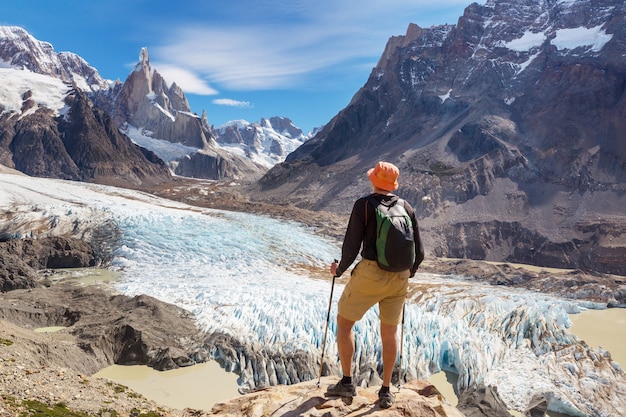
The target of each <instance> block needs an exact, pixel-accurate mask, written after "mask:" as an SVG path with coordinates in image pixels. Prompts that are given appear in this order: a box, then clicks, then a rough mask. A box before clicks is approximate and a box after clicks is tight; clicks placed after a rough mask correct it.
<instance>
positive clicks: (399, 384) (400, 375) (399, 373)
mask: <svg viewBox="0 0 626 417" xmlns="http://www.w3.org/2000/svg"><path fill="white" fill-rule="evenodd" d="M405 306H406V303H405V304H402V330H400V362H399V363H398V385H396V386H397V387H398V389H400V388H401V387H402V378H403V376H404V375H403V374H402V348H403V347H404V308H405Z"/></svg>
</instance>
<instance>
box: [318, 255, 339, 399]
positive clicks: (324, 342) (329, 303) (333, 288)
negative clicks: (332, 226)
mask: <svg viewBox="0 0 626 417" xmlns="http://www.w3.org/2000/svg"><path fill="white" fill-rule="evenodd" d="M337 262H338V261H337V259H335V263H337ZM335 278H337V277H336V276H335V275H334V274H333V283H332V285H331V287H330V298H329V299H328V312H327V313H326V329H325V330H324V341H323V342H322V359H321V360H320V376H319V378H318V379H317V387H318V388H319V387H320V381H321V380H322V370H323V368H324V352H325V351H326V334H327V333H328V322H329V321H330V306H331V305H332V303H333V291H334V290H335Z"/></svg>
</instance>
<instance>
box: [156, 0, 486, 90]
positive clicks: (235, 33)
mask: <svg viewBox="0 0 626 417" xmlns="http://www.w3.org/2000/svg"><path fill="white" fill-rule="evenodd" d="M234 3H236V4H233V5H232V6H231V7H232V8H230V9H228V10H226V11H225V10H224V9H220V11H221V13H222V14H221V15H220V16H219V19H218V18H217V17H216V18H215V20H211V16H212V14H211V13H209V12H208V11H205V14H204V15H205V16H206V17H205V18H206V20H202V21H200V20H198V21H196V22H189V21H188V22H185V24H184V25H183V24H181V25H180V26H179V27H176V26H174V27H173V28H172V29H170V30H169V31H168V36H167V38H164V39H163V41H162V43H161V44H160V45H157V46H156V47H153V48H152V51H154V52H153V53H154V55H155V57H156V58H157V59H158V60H159V61H161V62H164V63H166V64H170V65H174V63H176V65H178V66H179V68H180V67H184V69H185V70H187V71H188V72H189V73H191V74H196V79H197V80H205V79H206V80H209V81H210V82H211V83H212V84H214V85H217V86H219V88H220V89H221V88H226V89H232V90H264V89H276V88H290V87H293V86H295V85H302V84H306V82H307V80H308V78H307V77H309V76H311V75H312V74H318V75H319V73H321V72H322V71H324V70H326V69H328V68H334V70H337V68H339V70H340V71H348V72H349V71H351V70H354V68H356V67H355V66H356V65H358V67H359V68H362V66H363V64H364V62H370V68H371V67H373V66H374V65H376V62H377V61H378V58H379V57H380V55H381V53H382V52H383V50H384V46H385V44H386V42H387V40H388V39H389V38H390V37H391V36H395V35H402V34H404V31H405V30H406V28H407V27H408V25H409V23H418V24H420V25H425V24H424V23H422V22H419V20H422V21H425V22H426V25H427V26H430V25H432V24H439V23H455V22H456V18H458V9H459V7H461V6H460V5H469V3H471V1H469V0H439V1H438V2H436V3H435V4H434V5H433V2H432V1H431V0H394V1H393V2H381V1H379V0H342V1H331V0H320V1H316V2H311V1H308V0H306V1H305V0H286V1H282V2H275V1H269V0H263V1H252V0H239V1H235V2H234ZM483 3H484V1H483ZM235 6H236V7H235ZM450 8H454V10H456V12H455V16H456V17H455V21H454V22H450V21H436V19H437V18H436V16H437V15H438V14H440V13H441V11H442V10H446V9H450ZM431 15H432V16H431ZM429 16H430V17H429ZM429 20H430V21H429ZM446 20H449V19H446ZM416 21H417V22H416ZM361 71H362V69H361ZM177 82H178V81H177ZM205 85H207V86H208V84H206V83H205ZM187 91H190V90H187ZM199 94H202V93H199Z"/></svg>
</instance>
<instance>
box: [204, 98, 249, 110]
mask: <svg viewBox="0 0 626 417" xmlns="http://www.w3.org/2000/svg"><path fill="white" fill-rule="evenodd" d="M212 103H213V104H217V105H218V106H229V107H239V108H242V109H251V108H253V107H254V106H253V105H252V103H250V102H249V101H239V100H233V99H230V98H218V99H215V100H213V101H212Z"/></svg>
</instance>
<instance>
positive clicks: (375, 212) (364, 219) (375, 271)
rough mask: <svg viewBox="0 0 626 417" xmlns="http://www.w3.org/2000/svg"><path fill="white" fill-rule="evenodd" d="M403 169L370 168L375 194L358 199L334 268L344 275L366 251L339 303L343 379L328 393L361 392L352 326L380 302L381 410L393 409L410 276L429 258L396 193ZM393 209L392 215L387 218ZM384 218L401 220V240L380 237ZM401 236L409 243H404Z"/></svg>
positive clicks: (410, 213)
mask: <svg viewBox="0 0 626 417" xmlns="http://www.w3.org/2000/svg"><path fill="white" fill-rule="evenodd" d="M399 173H400V171H399V170H398V168H397V167H396V166H395V165H393V164H390V163H388V162H378V163H377V164H376V166H375V167H374V168H372V169H370V170H369V171H368V172H367V176H368V178H369V180H370V181H371V183H372V189H373V193H372V194H370V195H368V196H365V197H362V198H359V199H358V200H356V202H355V203H354V207H353V208H352V213H351V214H350V220H349V222H348V227H347V229H346V234H345V238H344V241H343V245H342V249H341V261H340V262H339V264H337V263H336V262H333V263H332V264H331V266H330V273H331V274H333V276H334V277H339V276H341V275H342V274H343V273H344V272H345V271H346V270H347V269H348V268H349V267H350V265H352V263H353V262H354V260H355V259H356V257H357V255H358V254H359V251H361V258H362V259H361V260H360V261H359V263H357V265H356V266H355V267H354V269H353V270H352V272H351V276H350V281H348V283H347V284H346V287H345V289H344V291H343V294H342V295H341V298H340V299H339V304H338V313H337V350H338V351H339V360H340V362H341V369H342V373H343V377H342V379H341V381H339V382H338V383H337V384H334V385H331V386H329V387H328V390H327V391H326V394H327V395H329V396H343V397H354V396H356V395H357V393H356V387H355V384H354V383H353V382H352V360H353V356H354V349H355V348H354V332H353V330H352V328H353V326H354V323H355V322H357V321H358V320H360V319H361V318H362V317H363V315H364V314H365V312H366V311H367V310H369V308H370V307H372V306H373V305H375V304H376V303H378V306H379V311H380V314H379V318H380V335H381V340H382V349H383V355H382V356H383V385H382V388H381V389H380V390H379V391H378V398H379V400H378V404H379V406H380V407H381V408H389V407H390V406H391V405H392V404H393V402H394V399H395V398H394V395H393V394H392V393H391V392H390V390H389V388H390V385H391V376H392V374H393V368H394V365H395V362H396V356H397V353H398V343H397V340H396V333H397V328H398V324H399V323H400V321H401V316H402V310H403V307H404V301H405V298H406V295H407V291H408V282H409V281H408V279H409V278H410V277H413V276H414V275H415V272H416V271H417V268H418V266H419V265H420V263H421V262H422V260H423V259H424V248H423V246H422V241H421V239H420V235H419V230H418V225H417V219H416V217H415V210H414V209H413V207H411V205H410V204H409V203H408V202H406V201H404V200H402V199H400V198H399V197H398V196H396V195H394V194H392V191H395V190H396V189H397V188H398V175H399ZM388 211H389V212H390V214H391V216H389V215H388V216H385V213H386V212H388ZM385 218H387V219H400V220H399V223H400V227H399V229H400V230H401V233H402V234H403V236H401V237H400V238H399V240H398V238H393V237H392V236H391V232H390V233H389V236H388V239H387V241H386V242H385V240H384V239H382V237H379V238H378V239H377V235H379V232H381V233H382V234H384V232H385V230H386V229H387V228H388V227H389V225H385V224H384V223H385ZM394 222H395V221H394ZM378 229H382V230H378ZM391 229H393V227H391ZM396 233H400V232H396ZM402 240H404V241H405V242H404V243H402V242H400V241H402ZM407 241H408V242H407ZM361 246H362V249H361Z"/></svg>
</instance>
